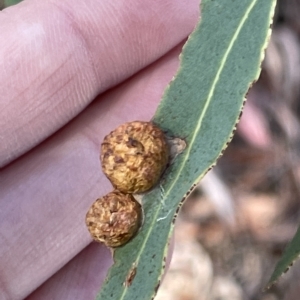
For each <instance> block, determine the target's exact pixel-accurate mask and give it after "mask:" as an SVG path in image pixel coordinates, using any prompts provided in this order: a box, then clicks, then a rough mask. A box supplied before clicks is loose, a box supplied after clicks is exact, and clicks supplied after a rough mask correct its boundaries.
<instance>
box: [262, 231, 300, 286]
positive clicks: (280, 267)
mask: <svg viewBox="0 0 300 300" xmlns="http://www.w3.org/2000/svg"><path fill="white" fill-rule="evenodd" d="M299 256H300V227H299V228H298V230H297V232H296V234H295V236H294V237H293V239H292V241H291V242H290V243H289V244H288V246H287V247H286V249H285V251H284V253H283V255H282V257H281V258H280V260H279V262H278V263H277V265H276V267H275V270H274V272H273V274H272V276H271V278H270V280H269V282H268V284H267V287H266V288H267V289H268V288H270V287H271V286H272V285H273V284H274V283H275V282H276V281H277V280H278V278H279V277H280V276H282V275H283V274H284V273H286V272H287V271H288V270H289V268H290V267H291V266H292V265H293V263H294V262H295V261H296V260H297V258H298V257H299Z"/></svg>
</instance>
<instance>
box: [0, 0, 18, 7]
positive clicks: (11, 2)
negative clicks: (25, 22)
mask: <svg viewBox="0 0 300 300" xmlns="http://www.w3.org/2000/svg"><path fill="white" fill-rule="evenodd" d="M21 1H22V0H4V7H8V6H12V5H15V4H18V3H19V2H21Z"/></svg>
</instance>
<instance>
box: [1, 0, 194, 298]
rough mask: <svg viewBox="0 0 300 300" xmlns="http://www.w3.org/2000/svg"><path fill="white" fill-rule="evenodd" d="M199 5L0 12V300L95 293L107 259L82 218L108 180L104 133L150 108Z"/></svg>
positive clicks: (48, 0)
mask: <svg viewBox="0 0 300 300" xmlns="http://www.w3.org/2000/svg"><path fill="white" fill-rule="evenodd" d="M198 6H199V3H198V1H196V0H193V1H179V0H175V1H174V0H163V1H145V0H144V1H137V0H129V1H122V0H116V1H108V0H103V1H90V0H87V1H78V0H73V1H71V0H67V1H58V0H44V1H40V0H26V1H24V2H23V3H21V4H19V5H16V6H13V7H11V8H8V9H6V10H4V11H2V12H0V32H1V41H0V65H1V68H0V82H1V86H0V167H2V168H1V171H0V266H1V269H0V299H1V300H18V299H24V298H26V297H28V298H27V299H30V300H33V299H46V300H47V299H64V300H68V299H72V300H74V299H85V300H88V299H93V298H94V297H95V295H96V292H97V290H98V288H99V285H100V283H101V282H102V280H103V279H104V277H105V275H106V272H107V270H108V268H109V266H110V265H111V264H112V260H111V257H110V252H109V251H108V249H107V248H105V247H104V246H102V245H99V244H94V243H93V244H91V245H89V244H90V242H91V238H90V236H89V233H88V231H87V229H86V228H85V222H84V219H85V214H86V212H87V210H88V208H89V206H90V205H91V204H92V202H93V201H94V200H96V198H98V197H100V196H102V195H104V194H106V193H107V192H109V191H110V190H111V185H110V183H109V182H108V180H107V179H106V178H105V176H104V175H103V174H102V172H101V169H100V162H99V146H100V143H101V140H102V139H103V137H104V136H105V135H106V134H107V133H109V132H110V131H111V130H112V129H114V128H115V127H117V126H118V125H119V124H121V123H124V122H126V121H133V120H150V118H151V117H152V116H153V114H154V112H155V109H156V107H157V104H158V102H159V100H160V98H161V95H162V93H163V90H164V88H165V86H166V85H167V83H168V82H169V81H170V80H171V79H172V76H173V75H174V74H175V72H176V69H177V67H178V58H177V57H178V54H179V52H180V46H177V47H175V46H176V45H177V44H178V43H180V42H181V41H182V40H184V39H185V38H186V37H187V35H188V34H189V33H190V32H191V31H192V29H193V27H194V25H195V24H196V21H197V18H198ZM174 47H175V49H173V48H174ZM171 49H173V50H172V51H171V52H169V51H170V50H171ZM161 57H162V58H161ZM152 62H154V63H153V64H152ZM141 69H143V70H142V71H140V70H141ZM131 76H132V77H131ZM108 89H110V90H108ZM97 95H99V96H97ZM92 101H93V102H92ZM88 245H89V246H88ZM34 290H36V291H35V292H33V291H34ZM32 292H33V293H32ZM31 293H32V294H31Z"/></svg>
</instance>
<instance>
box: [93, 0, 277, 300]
mask: <svg viewBox="0 0 300 300" xmlns="http://www.w3.org/2000/svg"><path fill="white" fill-rule="evenodd" d="M274 7H275V0H203V1H202V5H201V8H202V9H201V10H202V17H201V24H200V25H198V26H197V28H196V30H195V31H194V32H193V33H192V35H191V36H190V38H189V40H188V42H187V43H186V45H185V46H184V49H183V52H182V56H181V67H180V70H179V71H178V73H177V76H176V77H175V79H174V81H172V82H171V84H170V86H169V87H168V88H167V89H166V91H165V93H164V96H163V99H162V102H161V104H160V105H159V107H158V109H157V112H156V114H155V116H154V118H153V122H155V123H156V124H157V125H159V126H160V127H161V128H162V129H163V130H164V131H165V132H166V134H167V135H168V136H171V137H178V138H181V139H183V140H184V141H185V142H186V145H187V147H186V149H185V151H184V152H183V153H182V154H180V155H179V156H178V157H177V158H176V159H175V161H174V162H173V163H172V164H171V166H170V167H169V168H168V170H167V172H166V174H165V175H164V177H163V179H162V181H161V183H160V185H159V186H157V187H156V188H155V189H153V190H152V191H151V192H149V193H148V194H146V195H145V196H144V197H143V199H142V202H143V208H144V212H145V222H144V224H143V226H142V228H141V230H140V231H139V233H138V234H137V236H136V237H135V238H134V239H133V240H132V241H131V242H129V243H128V244H126V245H125V246H123V247H121V248H119V249H117V250H116V251H115V253H114V260H115V263H114V265H113V267H112V268H111V269H110V271H109V273H108V276H107V278H106V280H105V282H104V284H103V286H102V290H101V291H100V293H99V294H98V296H97V299H99V300H100V299H101V300H106V299H107V300H108V299H110V300H112V299H113V300H121V299H122V300H141V299H152V298H153V297H154V296H155V294H156V291H157V288H158V287H159V284H160V280H161V276H162V273H163V269H164V267H165V259H166V254H167V251H168V241H169V239H170V236H171V234H172V230H173V225H174V221H175V218H176V215H177V213H178V210H179V208H180V205H181V203H182V200H183V199H185V198H186V196H187V195H188V194H189V192H187V191H190V190H191V189H192V188H193V187H194V186H195V184H196V183H197V182H199V180H200V179H201V178H202V177H203V176H204V175H205V173H206V172H207V171H208V170H209V169H210V168H211V167H212V166H213V165H214V164H215V163H216V160H217V158H218V157H219V156H220V155H221V153H222V151H223V150H224V149H225V148H226V146H227V144H228V142H229V141H230V139H231V137H232V135H233V131H234V129H235V125H236V123H237V121H238V118H239V116H240V112H241V109H242V106H243V102H244V98H245V94H246V92H247V91H248V89H249V87H250V85H251V83H252V82H253V81H254V80H256V79H257V78H258V76H259V73H260V64H261V61H262V59H263V56H264V49H265V48H266V44H267V41H268V38H269V36H270V32H271V30H270V23H271V20H272V16H273V13H274ZM186 192H187V193H186Z"/></svg>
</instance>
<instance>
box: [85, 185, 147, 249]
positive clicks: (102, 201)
mask: <svg viewBox="0 0 300 300" xmlns="http://www.w3.org/2000/svg"><path fill="white" fill-rule="evenodd" d="M141 221H142V208H141V206H140V204H139V203H138V202H137V201H135V199H134V198H133V196H132V195H130V194H123V193H121V192H119V191H113V192H111V193H109V194H107V195H106V196H104V197H102V198H99V199H97V200H96V201H95V202H94V203H93V205H92V206H91V208H90V209H89V211H88V212H87V214H86V225H87V227H88V230H89V232H90V234H91V236H92V237H93V239H94V240H96V241H97V242H103V243H104V244H106V245H107V246H108V247H112V248H114V247H119V246H122V245H124V244H125V243H127V242H128V241H129V240H130V239H131V238H132V237H133V236H134V234H135V233H136V232H137V230H138V229H139V227H140V225H141Z"/></svg>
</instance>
